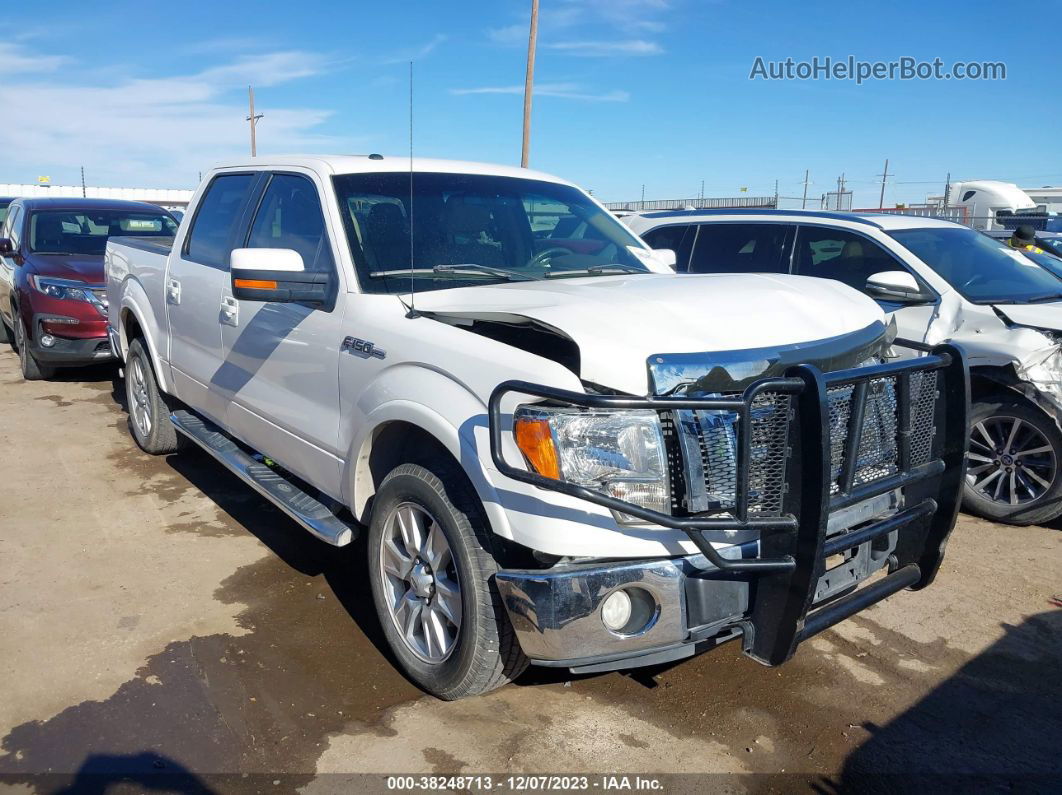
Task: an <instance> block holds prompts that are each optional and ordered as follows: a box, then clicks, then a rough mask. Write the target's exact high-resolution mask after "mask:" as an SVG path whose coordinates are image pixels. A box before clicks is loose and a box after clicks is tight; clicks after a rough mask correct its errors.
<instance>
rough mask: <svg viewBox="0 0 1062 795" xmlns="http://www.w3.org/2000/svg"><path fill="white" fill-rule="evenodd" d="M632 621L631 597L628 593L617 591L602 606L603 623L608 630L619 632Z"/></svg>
mask: <svg viewBox="0 0 1062 795" xmlns="http://www.w3.org/2000/svg"><path fill="white" fill-rule="evenodd" d="M630 620H631V597H630V596H629V595H628V594H627V592H626V591H615V592H613V593H610V594H609V595H608V597H606V599H605V601H604V602H603V603H602V605H601V623H602V624H604V625H605V628H606V629H609V630H612V631H613V632H619V631H620V630H622V629H624V628H625V627H626V626H627V624H628V623H629V622H630Z"/></svg>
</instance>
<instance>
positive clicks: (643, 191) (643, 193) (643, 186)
mask: <svg viewBox="0 0 1062 795" xmlns="http://www.w3.org/2000/svg"><path fill="white" fill-rule="evenodd" d="M642 204H643V205H644V204H645V185H642ZM642 209H643V210H644V209H645V208H644V207H643V208H642Z"/></svg>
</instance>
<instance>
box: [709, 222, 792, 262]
mask: <svg viewBox="0 0 1062 795" xmlns="http://www.w3.org/2000/svg"><path fill="white" fill-rule="evenodd" d="M791 229H792V227H791V226H789V225H787V224H701V226H700V229H699V230H698V232H697V242H696V243H694V245H693V257H692V259H691V260H690V267H689V270H690V273H785V272H787V271H788V270H789V263H788V261H787V258H786V256H785V254H786V252H787V247H786V239H787V238H788V237H789V232H790V230H791Z"/></svg>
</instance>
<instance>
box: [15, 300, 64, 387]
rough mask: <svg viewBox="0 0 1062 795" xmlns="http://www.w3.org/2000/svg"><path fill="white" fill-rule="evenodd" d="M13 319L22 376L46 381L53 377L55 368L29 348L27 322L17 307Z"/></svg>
mask: <svg viewBox="0 0 1062 795" xmlns="http://www.w3.org/2000/svg"><path fill="white" fill-rule="evenodd" d="M12 320H13V322H14V324H15V328H14V332H15V337H14V339H15V350H16V351H18V363H19V367H20V368H21V370H22V377H23V378H24V379H25V380H26V381H44V380H47V379H49V378H51V377H52V376H53V375H55V368H54V367H50V366H48V365H46V364H41V363H40V362H38V361H37V359H36V358H34V356H33V352H32V351H31V350H30V349H29V342H28V340H27V338H26V324H25V323H24V322H23V321H22V313H20V312H19V311H18V310H17V309H16V310H15V313H14V315H13V317H12Z"/></svg>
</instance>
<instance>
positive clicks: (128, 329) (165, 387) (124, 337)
mask: <svg viewBox="0 0 1062 795" xmlns="http://www.w3.org/2000/svg"><path fill="white" fill-rule="evenodd" d="M141 289H142V288H141ZM118 319H119V323H118V341H119V346H120V348H121V349H120V350H119V351H116V353H117V354H118V356H119V358H120V359H121V360H122V361H123V362H124V361H125V359H126V356H127V355H128V353H129V346H130V345H131V344H132V342H133V340H135V339H141V340H143V341H144V344H145V345H146V346H147V352H148V356H150V357H151V366H152V368H153V369H154V371H155V378H156V380H157V381H158V385H159V389H161V390H162V391H163V392H166V393H167V394H173V388H172V385H171V383H170V377H169V376H170V373H169V369H168V368H166V367H163V365H162V357H161V356H160V355H159V351H158V347H157V345H156V338H157V336H158V326H157V324H155V323H152V322H151V321H149V320H148V319H147V318H146V317H145V316H144V313H143V312H142V311H141V309H140V307H139V305H138V304H137V303H136V301H134V300H133V299H132V297H131V296H130V295H129V294H128V293H126V294H125V295H124V296H123V297H122V305H121V308H120V310H119V313H118Z"/></svg>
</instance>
